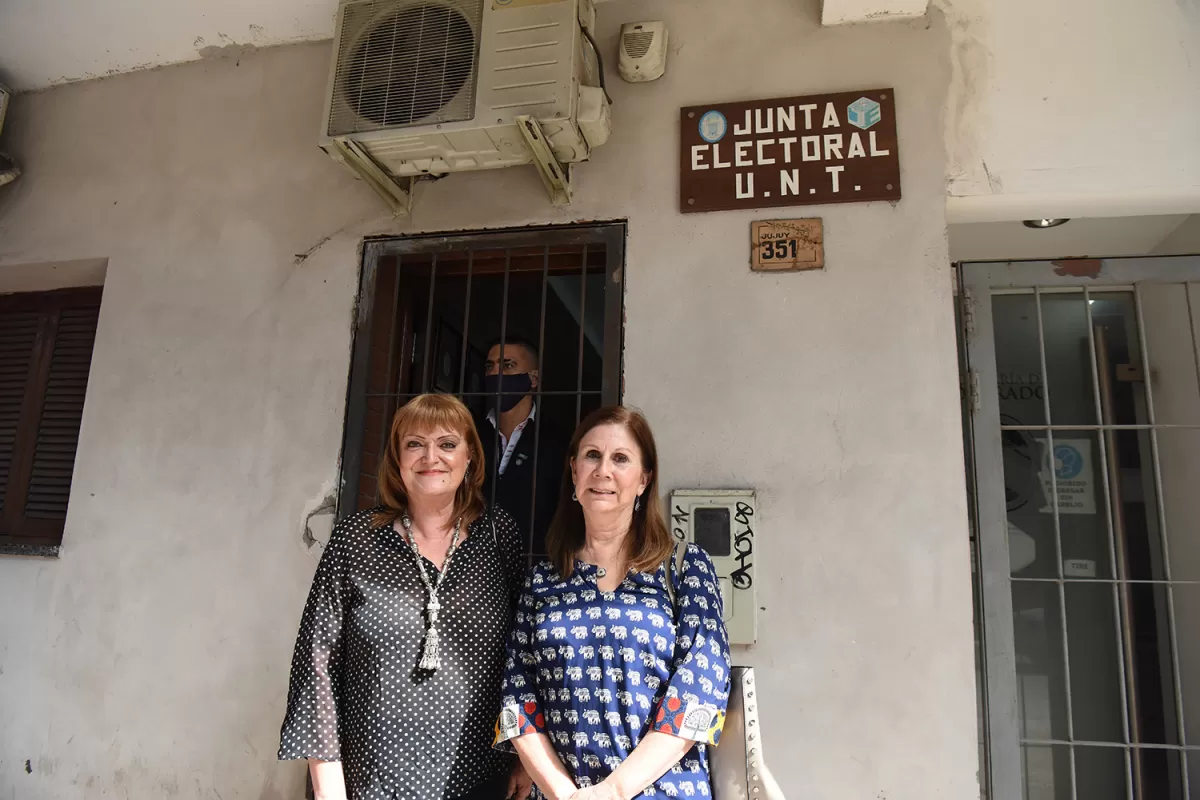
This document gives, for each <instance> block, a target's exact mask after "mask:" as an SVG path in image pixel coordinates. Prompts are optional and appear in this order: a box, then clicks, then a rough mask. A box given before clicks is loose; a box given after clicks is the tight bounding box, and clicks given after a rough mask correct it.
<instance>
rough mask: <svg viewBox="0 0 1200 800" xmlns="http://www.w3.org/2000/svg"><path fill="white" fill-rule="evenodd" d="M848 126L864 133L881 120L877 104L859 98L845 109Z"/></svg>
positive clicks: (881, 114) (881, 113)
mask: <svg viewBox="0 0 1200 800" xmlns="http://www.w3.org/2000/svg"><path fill="white" fill-rule="evenodd" d="M846 112H847V118H848V119H849V120H850V124H851V125H853V126H854V127H856V128H862V129H863V130H864V131H865V130H866V129H867V128H869V127H871V126H872V125H874V124H875V123H876V122H879V120H880V119H882V118H883V112H882V111H881V110H880V108H879V103H877V102H875V101H874V100H871V99H870V98H867V97H860V98H858V99H857V100H855V101H854V102H853V103H851V104H850V107H849V108H847V109H846Z"/></svg>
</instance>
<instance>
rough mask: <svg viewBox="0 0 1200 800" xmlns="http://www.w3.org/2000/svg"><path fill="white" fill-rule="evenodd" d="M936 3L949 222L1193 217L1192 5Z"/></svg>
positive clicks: (1198, 115) (1195, 106) (1178, 1)
mask: <svg viewBox="0 0 1200 800" xmlns="http://www.w3.org/2000/svg"><path fill="white" fill-rule="evenodd" d="M937 4H938V5H940V6H941V7H943V8H944V9H945V10H946V14H947V20H948V25H949V27H950V30H951V32H952V39H953V44H952V47H951V58H952V62H953V70H954V78H953V84H952V90H951V93H950V98H949V102H948V105H947V108H948V111H949V113H948V116H947V128H946V141H947V146H948V148H949V150H950V159H949V167H948V171H947V175H948V178H949V193H950V200H949V204H948V214H949V216H950V219H951V221H953V222H985V221H994V220H1016V219H1029V218H1034V217H1116V216H1125V215H1134V214H1177V213H1192V212H1195V211H1197V210H1198V209H1200V150H1198V149H1197V148H1196V147H1195V131H1196V130H1197V129H1200V103H1197V102H1196V86H1197V84H1200V3H1197V2H1196V0H1139V1H1138V2H1135V3H1130V2H1126V0H1053V1H1052V2H1047V0H938V3H937Z"/></svg>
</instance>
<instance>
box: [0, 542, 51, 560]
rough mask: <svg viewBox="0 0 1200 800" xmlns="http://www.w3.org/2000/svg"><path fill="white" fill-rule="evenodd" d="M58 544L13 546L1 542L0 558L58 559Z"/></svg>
mask: <svg viewBox="0 0 1200 800" xmlns="http://www.w3.org/2000/svg"><path fill="white" fill-rule="evenodd" d="M58 549H59V546H58V545H56V544H13V543H10V542H0V556H33V557H35V558H58Z"/></svg>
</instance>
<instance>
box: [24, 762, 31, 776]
mask: <svg viewBox="0 0 1200 800" xmlns="http://www.w3.org/2000/svg"><path fill="white" fill-rule="evenodd" d="M25 774H26V775H32V774H33V759H31V758H27V759H25Z"/></svg>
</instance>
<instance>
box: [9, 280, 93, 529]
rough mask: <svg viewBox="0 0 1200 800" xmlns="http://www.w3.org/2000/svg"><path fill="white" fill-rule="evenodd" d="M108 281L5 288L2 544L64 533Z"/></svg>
mask: <svg viewBox="0 0 1200 800" xmlns="http://www.w3.org/2000/svg"><path fill="white" fill-rule="evenodd" d="M99 312H100V288H99V287H95V288H87V289H66V290H62V291H57V292H39V293H32V294H13V295H5V296H0V491H2V492H3V495H2V497H0V544H9V545H13V544H16V545H29V546H39V547H45V546H57V545H58V544H60V543H61V541H62V532H63V524H64V522H65V521H66V517H67V500H68V498H69V496H70V493H71V473H72V471H73V470H74V467H75V448H76V446H77V444H78V440H79V424H80V421H81V420H82V418H83V401H84V396H85V394H86V392H87V380H88V372H89V371H90V369H91V363H92V346H93V344H94V342H95V339H96V321H97V318H98V316H99Z"/></svg>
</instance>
